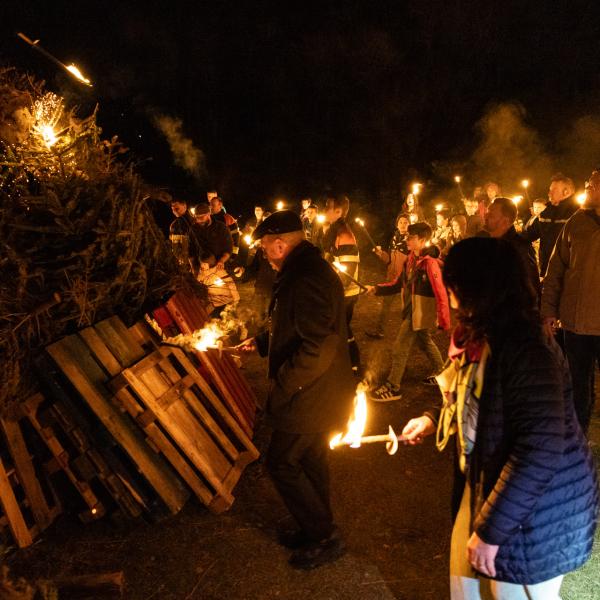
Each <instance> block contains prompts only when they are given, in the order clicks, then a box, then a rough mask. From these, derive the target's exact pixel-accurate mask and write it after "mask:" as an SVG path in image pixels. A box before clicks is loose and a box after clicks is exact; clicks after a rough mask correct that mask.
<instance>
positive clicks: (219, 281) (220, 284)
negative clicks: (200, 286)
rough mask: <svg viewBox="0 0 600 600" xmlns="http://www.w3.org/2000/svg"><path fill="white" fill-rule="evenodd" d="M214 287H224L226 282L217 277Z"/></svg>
mask: <svg viewBox="0 0 600 600" xmlns="http://www.w3.org/2000/svg"><path fill="white" fill-rule="evenodd" d="M213 285H214V286H216V287H223V286H224V285H225V282H224V281H223V280H222V279H221V278H220V277H217V278H216V279H215V280H214V281H213Z"/></svg>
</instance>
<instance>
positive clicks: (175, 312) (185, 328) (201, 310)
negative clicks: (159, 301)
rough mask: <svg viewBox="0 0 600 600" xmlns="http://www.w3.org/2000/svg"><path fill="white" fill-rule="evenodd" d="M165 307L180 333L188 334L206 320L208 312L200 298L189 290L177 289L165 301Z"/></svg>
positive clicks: (203, 324)
mask: <svg viewBox="0 0 600 600" xmlns="http://www.w3.org/2000/svg"><path fill="white" fill-rule="evenodd" d="M166 308H167V310H168V311H169V313H170V315H171V317H172V318H173V320H174V321H175V323H176V325H177V327H179V330H180V331H181V333H185V334H188V335H189V334H190V333H193V332H194V331H197V330H198V329H202V328H203V327H204V326H205V325H206V323H207V322H208V318H209V315H208V312H207V311H206V308H205V307H204V304H203V303H202V300H201V299H200V298H199V297H198V296H196V295H194V294H191V293H189V292H184V291H178V292H177V293H175V294H173V296H171V298H169V300H168V301H167V304H166Z"/></svg>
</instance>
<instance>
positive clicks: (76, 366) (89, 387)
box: [47, 335, 188, 513]
mask: <svg viewBox="0 0 600 600" xmlns="http://www.w3.org/2000/svg"><path fill="white" fill-rule="evenodd" d="M47 351H48V353H49V354H50V356H51V357H52V358H53V359H54V361H55V362H56V363H57V364H58V366H59V367H60V369H61V370H62V371H63V373H64V374H65V375H66V376H67V377H68V378H69V379H70V381H71V382H72V383H73V385H74V386H75V388H76V389H77V390H78V392H79V393H80V394H81V395H82V396H83V398H84V399H85V401H86V402H87V403H88V405H89V406H90V408H91V409H92V410H93V411H94V413H95V414H96V416H97V417H98V418H99V419H100V421H101V422H102V423H103V424H104V426H105V427H106V428H107V429H108V430H109V431H110V433H111V434H112V436H113V437H114V438H115V440H116V441H117V442H118V443H119V444H120V445H121V446H122V447H123V448H124V450H125V451H126V452H127V453H128V454H129V456H130V457H131V459H132V460H133V461H134V462H135V463H136V464H137V466H138V468H139V469H140V471H141V472H142V474H143V475H144V477H146V479H147V480H148V482H149V483H150V485H151V486H152V487H153V488H154V489H155V490H156V492H157V493H158V495H159V496H160V497H161V498H162V500H163V501H164V502H165V504H166V505H167V506H168V507H169V509H170V510H171V512H174V513H176V512H178V511H179V510H180V509H181V508H182V507H183V505H184V504H185V502H186V500H187V497H188V495H187V492H186V490H185V489H184V488H183V487H182V485H181V483H180V482H179V481H178V480H177V479H176V477H175V476H174V474H173V473H172V472H171V471H170V470H169V468H168V467H167V465H165V464H164V463H163V462H162V459H161V458H160V457H158V456H156V454H155V453H154V452H152V451H151V449H150V448H149V447H148V446H147V444H146V443H145V441H144V440H143V438H142V437H141V435H140V434H139V431H138V430H136V429H135V427H134V426H133V424H132V423H130V422H129V421H128V420H127V419H128V417H126V416H125V415H122V414H121V413H120V412H118V411H117V410H116V408H115V407H114V406H113V404H112V402H111V394H110V393H109V392H108V390H107V389H106V388H105V387H104V385H103V379H104V374H103V373H102V371H101V370H100V367H99V366H98V365H97V363H96V362H95V361H94V359H93V358H92V356H91V355H90V351H89V350H88V348H87V346H86V345H85V344H84V343H83V341H82V340H81V339H80V338H79V337H78V336H76V335H71V336H68V337H67V338H64V339H63V340H61V341H59V342H56V343H54V344H51V345H50V346H48V348H47Z"/></svg>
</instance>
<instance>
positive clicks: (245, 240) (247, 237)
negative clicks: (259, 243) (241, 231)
mask: <svg viewBox="0 0 600 600" xmlns="http://www.w3.org/2000/svg"><path fill="white" fill-rule="evenodd" d="M244 242H246V244H248V246H250V245H251V244H252V236H251V235H250V234H249V233H247V234H246V235H245V236H244Z"/></svg>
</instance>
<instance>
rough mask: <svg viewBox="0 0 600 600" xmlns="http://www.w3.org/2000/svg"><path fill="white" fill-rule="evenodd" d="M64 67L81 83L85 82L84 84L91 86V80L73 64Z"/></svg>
mask: <svg viewBox="0 0 600 600" xmlns="http://www.w3.org/2000/svg"><path fill="white" fill-rule="evenodd" d="M66 69H67V71H69V73H71V74H72V75H74V76H75V77H76V78H77V79H79V81H81V83H85V84H86V85H89V86H90V87H91V85H92V82H91V81H90V80H89V79H87V78H86V77H84V76H83V73H82V72H81V71H80V70H79V69H78V68H77V67H76V66H75V65H69V66H67V67H66Z"/></svg>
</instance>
